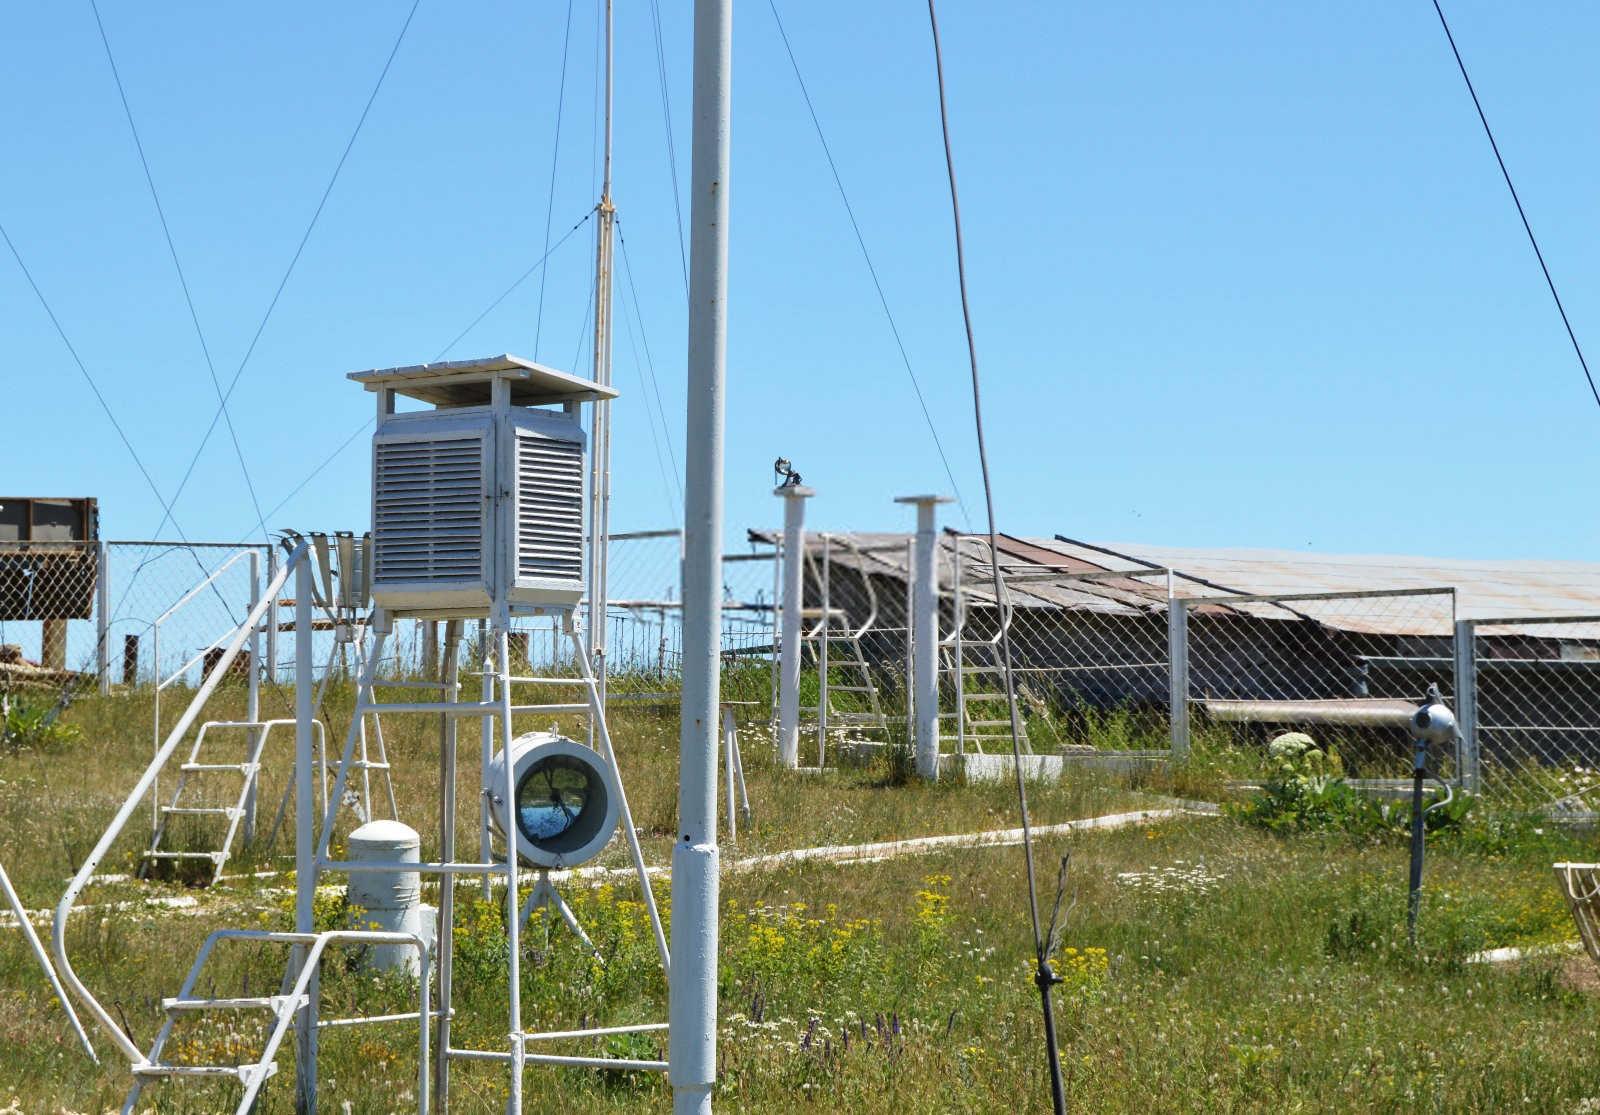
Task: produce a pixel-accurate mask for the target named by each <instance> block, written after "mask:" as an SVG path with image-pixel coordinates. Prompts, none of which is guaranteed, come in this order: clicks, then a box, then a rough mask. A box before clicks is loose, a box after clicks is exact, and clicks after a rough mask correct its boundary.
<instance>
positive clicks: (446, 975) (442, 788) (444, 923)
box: [433, 619, 461, 1111]
mask: <svg viewBox="0 0 1600 1115" xmlns="http://www.w3.org/2000/svg"><path fill="white" fill-rule="evenodd" d="M460 647H461V621H460V620H459V619H453V620H450V621H449V622H448V623H447V624H446V625H445V632H444V648H445V653H444V677H443V678H442V679H441V680H442V681H443V683H444V684H443V685H442V686H441V687H440V699H441V700H444V701H450V702H454V701H457V700H459V699H460V696H461V678H460V661H461V656H460ZM456 724H457V720H456V718H455V717H454V716H441V717H439V859H440V860H442V861H443V862H445V863H454V862H455V858H456V800H457V794H456V742H457V735H456ZM455 909H456V877H455V874H454V873H453V872H447V873H446V874H444V875H441V876H440V877H439V931H438V934H437V935H436V938H435V943H434V950H435V952H436V953H437V955H436V957H435V959H434V966H435V970H436V971H437V972H438V973H439V1021H438V1030H437V1037H436V1038H435V1040H434V1046H433V1049H434V1063H433V1094H434V1103H435V1104H436V1106H437V1107H438V1109H439V1110H440V1111H449V1110H450V1003H451V993H452V983H453V981H454V978H455V936H454V933H453V927H454V925H455Z"/></svg>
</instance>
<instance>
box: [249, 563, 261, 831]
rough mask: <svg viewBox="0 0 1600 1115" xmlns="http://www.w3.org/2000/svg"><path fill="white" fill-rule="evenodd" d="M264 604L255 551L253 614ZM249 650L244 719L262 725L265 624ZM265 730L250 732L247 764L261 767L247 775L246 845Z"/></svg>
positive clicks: (254, 631) (253, 634) (256, 628)
mask: <svg viewBox="0 0 1600 1115" xmlns="http://www.w3.org/2000/svg"><path fill="white" fill-rule="evenodd" d="M260 602H261V555H260V554H259V553H257V552H256V551H254V550H251V551H250V611H251V612H252V613H254V612H255V610H256V605H257V604H259V603H260ZM246 645H247V646H248V647H249V650H248V651H247V652H246V653H247V654H248V655H249V661H250V669H249V672H248V674H247V675H246V676H247V678H248V679H249V686H250V689H249V692H248V694H247V695H246V698H245V701H246V703H245V713H244V718H245V719H246V720H248V721H250V722H251V723H252V724H256V725H259V724H260V722H261V625H260V624H259V623H257V624H253V625H251V628H250V642H249V643H248V644H246ZM263 731H264V729H263V728H261V727H259V726H258V727H254V728H251V729H250V734H249V736H247V737H246V738H247V739H248V740H249V748H250V750H249V752H248V756H249V757H248V759H247V760H246V761H247V762H250V763H254V764H257V765H256V766H255V767H254V768H253V769H251V770H248V771H246V772H245V778H246V780H247V781H246V783H245V786H246V789H245V796H244V842H245V843H246V844H253V843H255V839H256V797H257V792H258V791H259V789H260V786H261V779H260V773H261V768H260V765H259V764H260V762H261V750H260V749H261V733H262V732H263Z"/></svg>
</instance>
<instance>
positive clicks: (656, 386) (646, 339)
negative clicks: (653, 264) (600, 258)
mask: <svg viewBox="0 0 1600 1115" xmlns="http://www.w3.org/2000/svg"><path fill="white" fill-rule="evenodd" d="M617 243H618V244H620V245H622V274H623V276H624V277H625V278H626V279H627V280H628V294H629V297H631V298H632V299H633V316H634V317H635V318H636V319H638V322H639V339H640V340H641V341H642V342H643V344H644V359H645V369H646V370H647V371H648V372H649V374H650V391H651V395H652V396H653V398H654V402H655V405H656V414H657V416H658V417H659V418H660V419H661V433H662V436H663V437H664V438H665V439H666V443H667V458H668V460H670V461H671V462H672V483H673V487H674V488H676V489H677V492H678V502H679V503H680V504H681V503H682V502H683V482H682V480H681V479H680V478H681V476H682V473H681V472H680V471H679V468H678V451H677V449H676V448H675V447H674V446H673V444H672V432H671V431H672V427H671V426H670V425H668V423H667V410H666V407H665V406H663V405H662V402H661V383H660V381H659V380H658V379H657V378H656V361H655V357H654V356H653V355H651V352H650V335H649V334H648V333H647V332H646V331H645V327H644V313H643V312H642V311H641V310H640V308H639V288H638V287H636V286H634V283H633V264H632V263H631V262H629V260H628V240H627V237H625V236H623V235H622V222H621V221H618V222H617ZM623 320H624V321H626V320H627V315H626V314H624V315H623ZM629 339H630V340H631V339H632V334H631V332H630V334H629ZM635 359H637V355H636V356H635Z"/></svg>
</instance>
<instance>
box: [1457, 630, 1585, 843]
mask: <svg viewBox="0 0 1600 1115" xmlns="http://www.w3.org/2000/svg"><path fill="white" fill-rule="evenodd" d="M1461 639H1462V645H1463V646H1464V647H1467V648H1469V649H1470V656H1468V657H1466V658H1465V659H1464V669H1463V675H1464V677H1463V689H1464V690H1466V693H1465V694H1464V696H1465V698H1466V699H1465V701H1463V702H1462V704H1463V710H1462V711H1463V713H1464V715H1463V717H1462V722H1463V723H1462V727H1463V734H1464V736H1465V739H1464V744H1465V751H1466V756H1467V759H1468V764H1469V766H1468V777H1469V784H1471V785H1473V786H1474V788H1476V789H1478V790H1479V791H1480V792H1481V793H1483V794H1484V795H1485V796H1487V797H1488V798H1490V799H1491V800H1499V801H1503V802H1505V803H1506V804H1508V805H1510V806H1512V807H1516V808H1522V809H1529V810H1538V811H1541V812H1546V813H1550V814H1553V815H1557V816H1564V817H1572V818H1582V819H1590V818H1593V817H1594V816H1595V815H1596V814H1597V813H1600V616H1545V617H1537V618H1533V619H1528V618H1523V619H1510V620H1499V621H1497V620H1468V621H1465V622H1463V623H1462V625H1461Z"/></svg>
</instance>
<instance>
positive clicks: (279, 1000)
mask: <svg viewBox="0 0 1600 1115" xmlns="http://www.w3.org/2000/svg"><path fill="white" fill-rule="evenodd" d="M292 998H293V996H289V995H259V996H245V997H243V998H237V999H162V1000H161V1009H162V1010H164V1011H166V1012H167V1013H168V1014H186V1013H195V1012H199V1011H208V1010H270V1011H272V1012H273V1013H274V1014H282V1013H283V1011H284V1008H285V1006H288V1005H290V1001H291V999H292ZM310 998H311V997H310V996H309V995H301V996H300V997H299V999H298V1001H297V1002H294V1003H293V1004H292V1009H293V1010H299V1009H300V1008H301V1007H303V1006H305V1005H306V1004H307V1002H309V1001H310Z"/></svg>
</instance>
